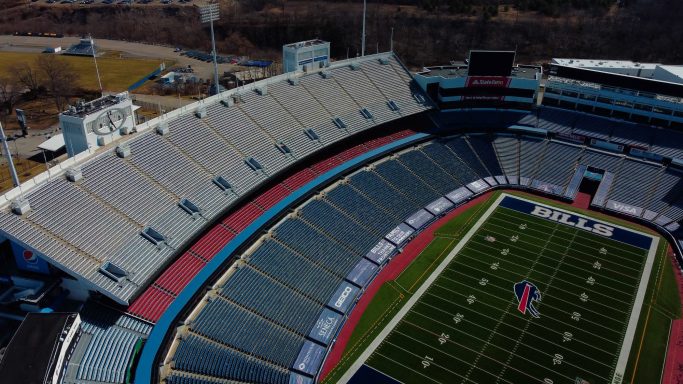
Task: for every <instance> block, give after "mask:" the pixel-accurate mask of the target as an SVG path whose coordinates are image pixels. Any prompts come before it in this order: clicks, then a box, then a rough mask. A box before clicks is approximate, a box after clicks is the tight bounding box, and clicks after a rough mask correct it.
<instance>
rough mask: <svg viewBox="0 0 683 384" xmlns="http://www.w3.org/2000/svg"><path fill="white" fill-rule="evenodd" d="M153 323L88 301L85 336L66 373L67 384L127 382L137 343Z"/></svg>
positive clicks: (84, 314)
mask: <svg viewBox="0 0 683 384" xmlns="http://www.w3.org/2000/svg"><path fill="white" fill-rule="evenodd" d="M151 330H152V326H151V325H150V324H148V323H146V322H143V321H140V320H137V319H135V318H132V317H130V316H128V315H126V314H123V313H121V312H119V311H117V310H114V309H110V308H107V307H104V306H102V305H99V304H95V303H87V304H86V305H85V307H84V308H83V309H82V311H81V332H82V334H81V336H80V338H79V339H78V342H77V345H76V347H75V349H74V351H75V352H74V353H73V355H72V356H71V359H70V360H69V363H68V365H67V370H66V372H65V374H64V383H65V384H75V383H83V382H97V383H123V382H124V381H125V379H126V371H127V369H128V367H129V365H130V363H131V357H132V355H133V352H134V350H135V348H134V347H135V344H136V343H138V342H139V341H140V340H143V339H146V338H147V336H148V335H149V333H150V332H151Z"/></svg>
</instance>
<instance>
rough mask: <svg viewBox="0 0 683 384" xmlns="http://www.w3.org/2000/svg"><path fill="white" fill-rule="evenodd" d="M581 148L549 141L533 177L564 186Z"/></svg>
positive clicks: (572, 171)
mask: <svg viewBox="0 0 683 384" xmlns="http://www.w3.org/2000/svg"><path fill="white" fill-rule="evenodd" d="M582 150H583V149H582V148H581V147H578V146H573V145H569V144H563V143H561V142H557V141H551V142H549V143H548V147H547V149H546V155H545V157H544V158H543V160H542V163H541V165H540V166H539V167H538V171H537V173H536V176H535V177H534V178H535V179H536V180H539V181H542V182H546V183H550V184H553V185H559V186H566V185H567V184H568V183H569V180H570V178H571V177H572V175H573V174H574V171H575V168H576V164H577V160H578V159H579V156H580V155H581V151H582Z"/></svg>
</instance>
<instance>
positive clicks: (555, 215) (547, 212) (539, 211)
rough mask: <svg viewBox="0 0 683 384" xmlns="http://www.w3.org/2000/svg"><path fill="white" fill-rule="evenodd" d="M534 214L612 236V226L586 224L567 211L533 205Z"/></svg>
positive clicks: (584, 220) (585, 221)
mask: <svg viewBox="0 0 683 384" xmlns="http://www.w3.org/2000/svg"><path fill="white" fill-rule="evenodd" d="M531 214H532V215H534V216H539V217H543V218H545V219H548V220H552V221H557V222H558V223H562V224H566V225H570V226H572V227H576V228H580V229H583V230H584V231H589V232H594V233H597V234H598V235H603V236H607V237H611V236H612V232H613V231H614V228H612V227H610V226H608V225H605V224H600V223H593V224H592V225H590V226H589V225H587V224H588V220H586V219H584V218H582V217H574V216H572V215H570V214H568V213H564V212H560V211H554V210H552V209H550V208H545V207H539V206H535V207H534V210H533V211H532V212H531Z"/></svg>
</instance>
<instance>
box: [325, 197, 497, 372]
mask: <svg viewBox="0 0 683 384" xmlns="http://www.w3.org/2000/svg"><path fill="white" fill-rule="evenodd" d="M494 192H495V191H487V192H484V194H482V195H480V196H478V197H476V198H474V199H472V200H470V201H468V202H467V203H465V204H463V205H461V206H459V207H458V208H456V209H454V210H452V211H451V212H449V213H448V214H446V215H445V216H443V217H441V218H440V219H439V220H437V221H435V222H433V223H432V224H431V225H430V226H429V227H427V228H426V229H424V230H423V231H422V232H420V234H418V235H417V236H416V237H415V238H414V239H413V240H411V241H410V242H409V243H408V245H406V246H405V247H404V248H403V252H401V253H400V254H398V255H397V256H394V258H393V259H391V261H390V262H389V263H388V264H387V265H386V266H385V267H384V268H382V270H381V271H380V272H379V274H378V275H377V277H375V279H374V280H373V281H372V282H371V283H370V285H369V286H368V287H367V288H366V289H365V292H363V295H362V296H361V297H360V299H359V300H358V303H356V306H355V307H354V308H353V311H352V312H351V314H350V315H349V318H348V319H347V320H346V321H345V322H344V325H343V326H342V329H341V330H340V332H339V334H338V335H337V340H336V341H335V343H334V345H333V346H332V348H331V349H330V352H329V353H328V355H327V358H326V359H325V362H324V363H323V367H322V369H321V371H320V375H319V381H321V382H322V381H323V380H324V379H325V378H326V377H327V375H328V374H330V372H332V370H333V369H334V368H335V367H336V366H337V364H339V363H340V362H341V360H342V357H343V355H344V352H345V351H346V347H347V345H348V342H349V340H350V339H351V335H352V334H353V331H354V330H355V329H356V326H357V325H358V323H359V322H360V319H361V318H362V317H363V314H364V313H365V310H366V308H367V307H368V305H370V303H371V302H372V300H373V299H374V297H375V294H377V291H379V289H380V287H382V285H384V283H386V282H388V281H391V280H395V279H396V278H398V276H400V274H401V273H403V271H404V270H405V269H406V268H408V266H410V264H411V263H412V262H413V260H415V258H417V256H419V255H420V254H421V253H422V251H424V249H425V248H426V247H427V246H428V245H429V244H430V243H431V242H432V240H433V239H434V233H435V232H436V231H437V230H438V229H439V228H441V227H442V226H443V225H444V224H446V223H448V222H449V221H451V220H453V218H455V217H456V216H458V215H460V214H462V213H463V212H464V211H466V210H469V209H470V208H472V207H473V206H474V205H476V204H479V203H482V202H485V201H487V200H488V199H489V198H490V197H491V195H492V194H493V193H494ZM401 288H403V287H401Z"/></svg>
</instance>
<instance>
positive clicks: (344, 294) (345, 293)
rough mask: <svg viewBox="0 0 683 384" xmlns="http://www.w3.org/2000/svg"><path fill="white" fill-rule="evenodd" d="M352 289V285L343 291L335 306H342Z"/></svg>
mask: <svg viewBox="0 0 683 384" xmlns="http://www.w3.org/2000/svg"><path fill="white" fill-rule="evenodd" d="M351 291H352V289H351V287H346V288H344V290H343V291H342V293H341V295H339V298H338V299H337V301H336V302H335V303H334V306H335V307H337V308H341V306H342V305H343V304H344V302H345V301H346V298H347V297H349V294H350V293H351Z"/></svg>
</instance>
